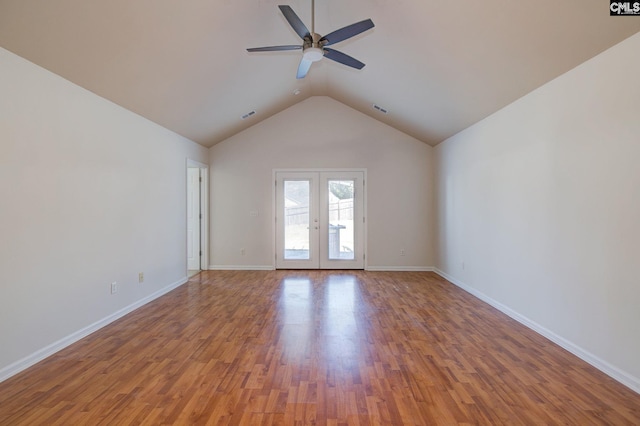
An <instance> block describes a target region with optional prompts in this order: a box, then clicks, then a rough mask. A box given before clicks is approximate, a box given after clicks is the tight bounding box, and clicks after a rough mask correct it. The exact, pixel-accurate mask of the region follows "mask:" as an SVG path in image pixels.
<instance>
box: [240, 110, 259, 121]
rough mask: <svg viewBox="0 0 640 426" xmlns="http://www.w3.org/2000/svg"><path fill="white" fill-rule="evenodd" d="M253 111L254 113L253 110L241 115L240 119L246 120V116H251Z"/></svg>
mask: <svg viewBox="0 0 640 426" xmlns="http://www.w3.org/2000/svg"><path fill="white" fill-rule="evenodd" d="M255 113H256V112H255V111H251V112H248V113H246V114H245V115H243V116H242V119H243V120H246V119H247V118H249V117H251V116H252V115H254V114H255Z"/></svg>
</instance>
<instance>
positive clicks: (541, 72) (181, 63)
mask: <svg viewBox="0 0 640 426" xmlns="http://www.w3.org/2000/svg"><path fill="white" fill-rule="evenodd" d="M278 4H288V5H290V6H291V7H292V8H293V9H294V11H295V12H296V13H297V14H298V15H299V16H300V18H301V19H302V20H303V21H304V22H305V23H306V24H307V27H309V28H310V27H311V0H278V1H275V0H183V1H177V0H108V1H98V0H47V1H44V0H0V46H2V47H4V48H5V49H7V50H10V51H12V52H14V53H16V54H18V55H20V56H22V57H24V58H26V59H28V60H30V61H32V62H34V63H36V64H38V65H40V66H42V67H44V68H46V69H48V70H50V71H52V72H54V73H56V74H59V75H60V76H62V77H64V78H66V79H68V80H70V81H72V82H74V83H76V84H78V85H80V86H82V87H84V88H86V89H88V90H90V91H92V92H94V93H96V94H98V95H100V96H102V97H105V98H107V99H109V100H111V101H113V102H115V103H117V104H119V105H121V106H123V107H125V108H127V109H129V110H131V111H134V112H136V113H138V114H140V115H142V116H144V117H146V118H148V119H150V120H152V121H154V122H156V123H158V124H160V125H162V126H164V127H167V128H169V129H171V130H173V131H175V132H176V133H179V134H181V135H183V136H186V137H187V138H189V139H192V140H194V141H196V142H198V143H200V144H202V145H205V146H212V145H214V144H216V143H218V142H220V141H222V140H224V139H226V138H227V137H229V136H231V135H233V134H235V133H237V132H239V131H241V130H243V129H245V128H247V127H249V126H251V125H253V124H255V123H257V122H259V121H261V120H263V119H265V118H267V117H269V116H271V115H273V114H275V113H277V112H279V111H281V110H283V109H285V108H287V107H289V106H291V105H293V104H295V103H297V102H299V101H301V100H303V99H306V98H307V97H309V96H313V95H326V96H330V97H332V98H334V99H336V100H338V101H340V102H343V103H344V104H346V105H349V106H351V107H353V108H355V109H357V110H359V111H361V112H363V113H365V114H367V115H370V116H372V117H375V118H377V119H379V120H380V121H383V122H385V123H387V124H389V125H391V126H393V127H395V128H397V129H399V130H401V131H404V132H405V133H408V134H409V135H412V136H414V137H416V138H417V139H420V140H422V141H424V142H425V143H428V144H431V145H435V144H437V143H439V142H441V141H442V140H444V139H446V138H447V137H449V136H451V135H453V134H455V133H457V132H459V131H460V130H462V129H464V128H466V127H468V126H469V125H471V124H473V123H475V122H477V121H479V120H481V119H482V118H484V117H486V116H488V115H489V114H491V113H493V112H495V111H497V110H498V109H500V108H501V107H503V106H505V105H507V104H509V103H510V102H512V101H514V100H516V99H517V98H519V97H521V96H523V95H525V94H526V93H528V92H530V91H531V90H533V89H535V88H536V87H539V86H541V85H542V84H544V83H546V82H547V81H549V80H551V79H553V78H555V77H557V76H558V75H560V74H562V73H564V72H566V71H568V70H570V69H571V68H573V67H575V66H577V65H578V64H580V63H582V62H584V61H585V60H587V59H589V58H591V57H593V56H595V55H597V54H598V53H600V52H602V51H603V50H605V49H607V48H608V47H610V46H612V45H614V44H616V43H618V42H620V41H622V40H623V39H625V38H627V37H629V36H631V35H633V34H635V33H636V32H638V31H640V17H610V16H609V11H608V4H607V3H606V1H605V0H562V1H559V0H533V1H525V0H458V1H454V0H316V28H315V30H316V32H317V33H319V34H321V35H324V34H327V33H329V32H331V31H333V30H336V29H338V28H340V27H343V26H345V25H349V24H351V23H354V22H356V21H360V20H363V19H366V18H371V19H372V20H373V22H374V23H375V25H376V27H375V28H374V29H373V30H370V31H368V32H366V33H364V34H361V35H359V36H357V37H354V38H352V39H350V40H347V41H344V42H342V43H340V44H336V45H334V46H332V47H333V48H335V49H338V50H340V51H343V52H344V53H347V54H349V55H351V56H354V57H355V58H357V59H359V60H361V61H362V62H364V63H365V64H366V67H365V68H364V69H363V70H361V71H358V70H354V69H351V68H348V67H345V66H344V65H340V64H338V63H335V62H332V61H329V60H327V59H324V60H322V61H321V62H319V63H315V64H314V65H313V66H312V68H311V71H310V72H309V75H308V76H307V77H306V78H305V79H303V80H296V78H295V74H296V69H297V66H298V62H299V59H300V56H301V52H300V51H293V52H275V53H247V52H246V50H245V49H246V48H247V47H258V46H269V45H280V44H301V43H300V39H299V38H298V36H297V35H296V33H295V32H294V31H293V30H292V29H291V27H290V26H289V25H288V23H287V21H286V20H285V19H284V17H283V16H282V14H281V13H280V11H279V9H278V7H277V5H278ZM611 77H612V78H626V77H628V76H626V77H625V75H624V70H621V74H620V76H611ZM296 89H299V90H300V94H298V95H294V91H295V90H296ZM373 103H376V104H378V105H380V106H382V107H383V108H386V109H387V110H388V111H389V113H388V114H387V115H383V114H381V113H380V112H378V111H375V110H374V109H373V108H372V104H373ZM252 110H255V111H256V114H255V115H254V116H252V117H251V118H249V119H247V120H244V121H243V120H241V119H240V117H241V116H242V115H243V114H245V113H247V112H249V111H252ZM320 124H321V125H325V126H330V125H331V123H320Z"/></svg>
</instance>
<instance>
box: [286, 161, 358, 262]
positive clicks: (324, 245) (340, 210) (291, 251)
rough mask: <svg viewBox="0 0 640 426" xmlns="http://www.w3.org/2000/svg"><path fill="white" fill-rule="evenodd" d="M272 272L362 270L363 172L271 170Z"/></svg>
mask: <svg viewBox="0 0 640 426" xmlns="http://www.w3.org/2000/svg"><path fill="white" fill-rule="evenodd" d="M275 202H276V208H275V216H276V217H275V220H276V268H278V269H364V241H363V240H364V232H363V231H364V225H363V223H364V172H363V171H321V172H315V171H295V172H285V171H282V172H276V200H275Z"/></svg>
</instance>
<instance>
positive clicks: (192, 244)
mask: <svg viewBox="0 0 640 426" xmlns="http://www.w3.org/2000/svg"><path fill="white" fill-rule="evenodd" d="M200 257H201V253H200V169H199V168H187V269H189V270H190V271H199V270H200V267H201V265H200Z"/></svg>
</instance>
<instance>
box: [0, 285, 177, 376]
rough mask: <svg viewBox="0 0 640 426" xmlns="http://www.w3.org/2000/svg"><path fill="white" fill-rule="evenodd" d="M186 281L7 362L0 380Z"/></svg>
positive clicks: (167, 287) (13, 374)
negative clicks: (16, 359)
mask: <svg viewBox="0 0 640 426" xmlns="http://www.w3.org/2000/svg"><path fill="white" fill-rule="evenodd" d="M186 282H187V278H186V277H185V278H182V279H180V280H179V281H176V282H174V283H173V284H169V285H168V286H166V287H164V288H162V289H160V290H158V291H156V292H155V293H152V294H150V295H149V296H147V297H144V298H142V299H140V300H138V301H137V302H135V303H132V304H131V305H129V306H126V307H124V308H122V309H120V310H118V311H116V312H114V313H113V314H111V315H109V316H106V317H104V318H102V319H101V320H98V321H96V322H94V323H93V324H91V325H88V326H87V327H84V328H82V329H80V330H78V331H76V332H75V333H72V334H70V335H68V336H66V337H63V338H62V339H60V340H58V341H56V342H53V343H52V344H50V345H48V346H45V347H44V348H42V349H39V350H37V351H36V352H34V353H32V354H31V355H28V356H26V357H24V358H22V359H20V360H18V361H16V362H14V363H13V364H9V365H8V366H6V367H5V368H3V369H1V370H0V382H3V381H5V380H7V379H8V378H10V377H12V376H15V375H16V374H18V373H20V372H21V371H23V370H26V369H27V368H29V367H31V366H32V365H35V364H37V363H38V362H40V361H42V360H43V359H45V358H48V357H50V356H51V355H53V354H55V353H56V352H58V351H61V350H62V349H64V348H66V347H67V346H70V345H72V344H74V343H76V342H77V341H79V340H81V339H83V338H85V337H87V336H88V335H90V334H91V333H94V332H96V331H98V330H100V329H101V328H102V327H105V326H107V325H109V324H111V323H112V322H114V321H115V320H117V319H120V318H122V317H123V316H125V315H127V314H129V313H131V312H133V311H135V310H136V309H138V308H140V307H142V306H143V305H146V304H147V303H149V302H151V301H153V300H155V299H157V298H158V297H160V296H163V295H165V294H167V293H168V292H170V291H171V290H174V289H176V288H178V287H180V286H181V285H182V284H184V283H186Z"/></svg>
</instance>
